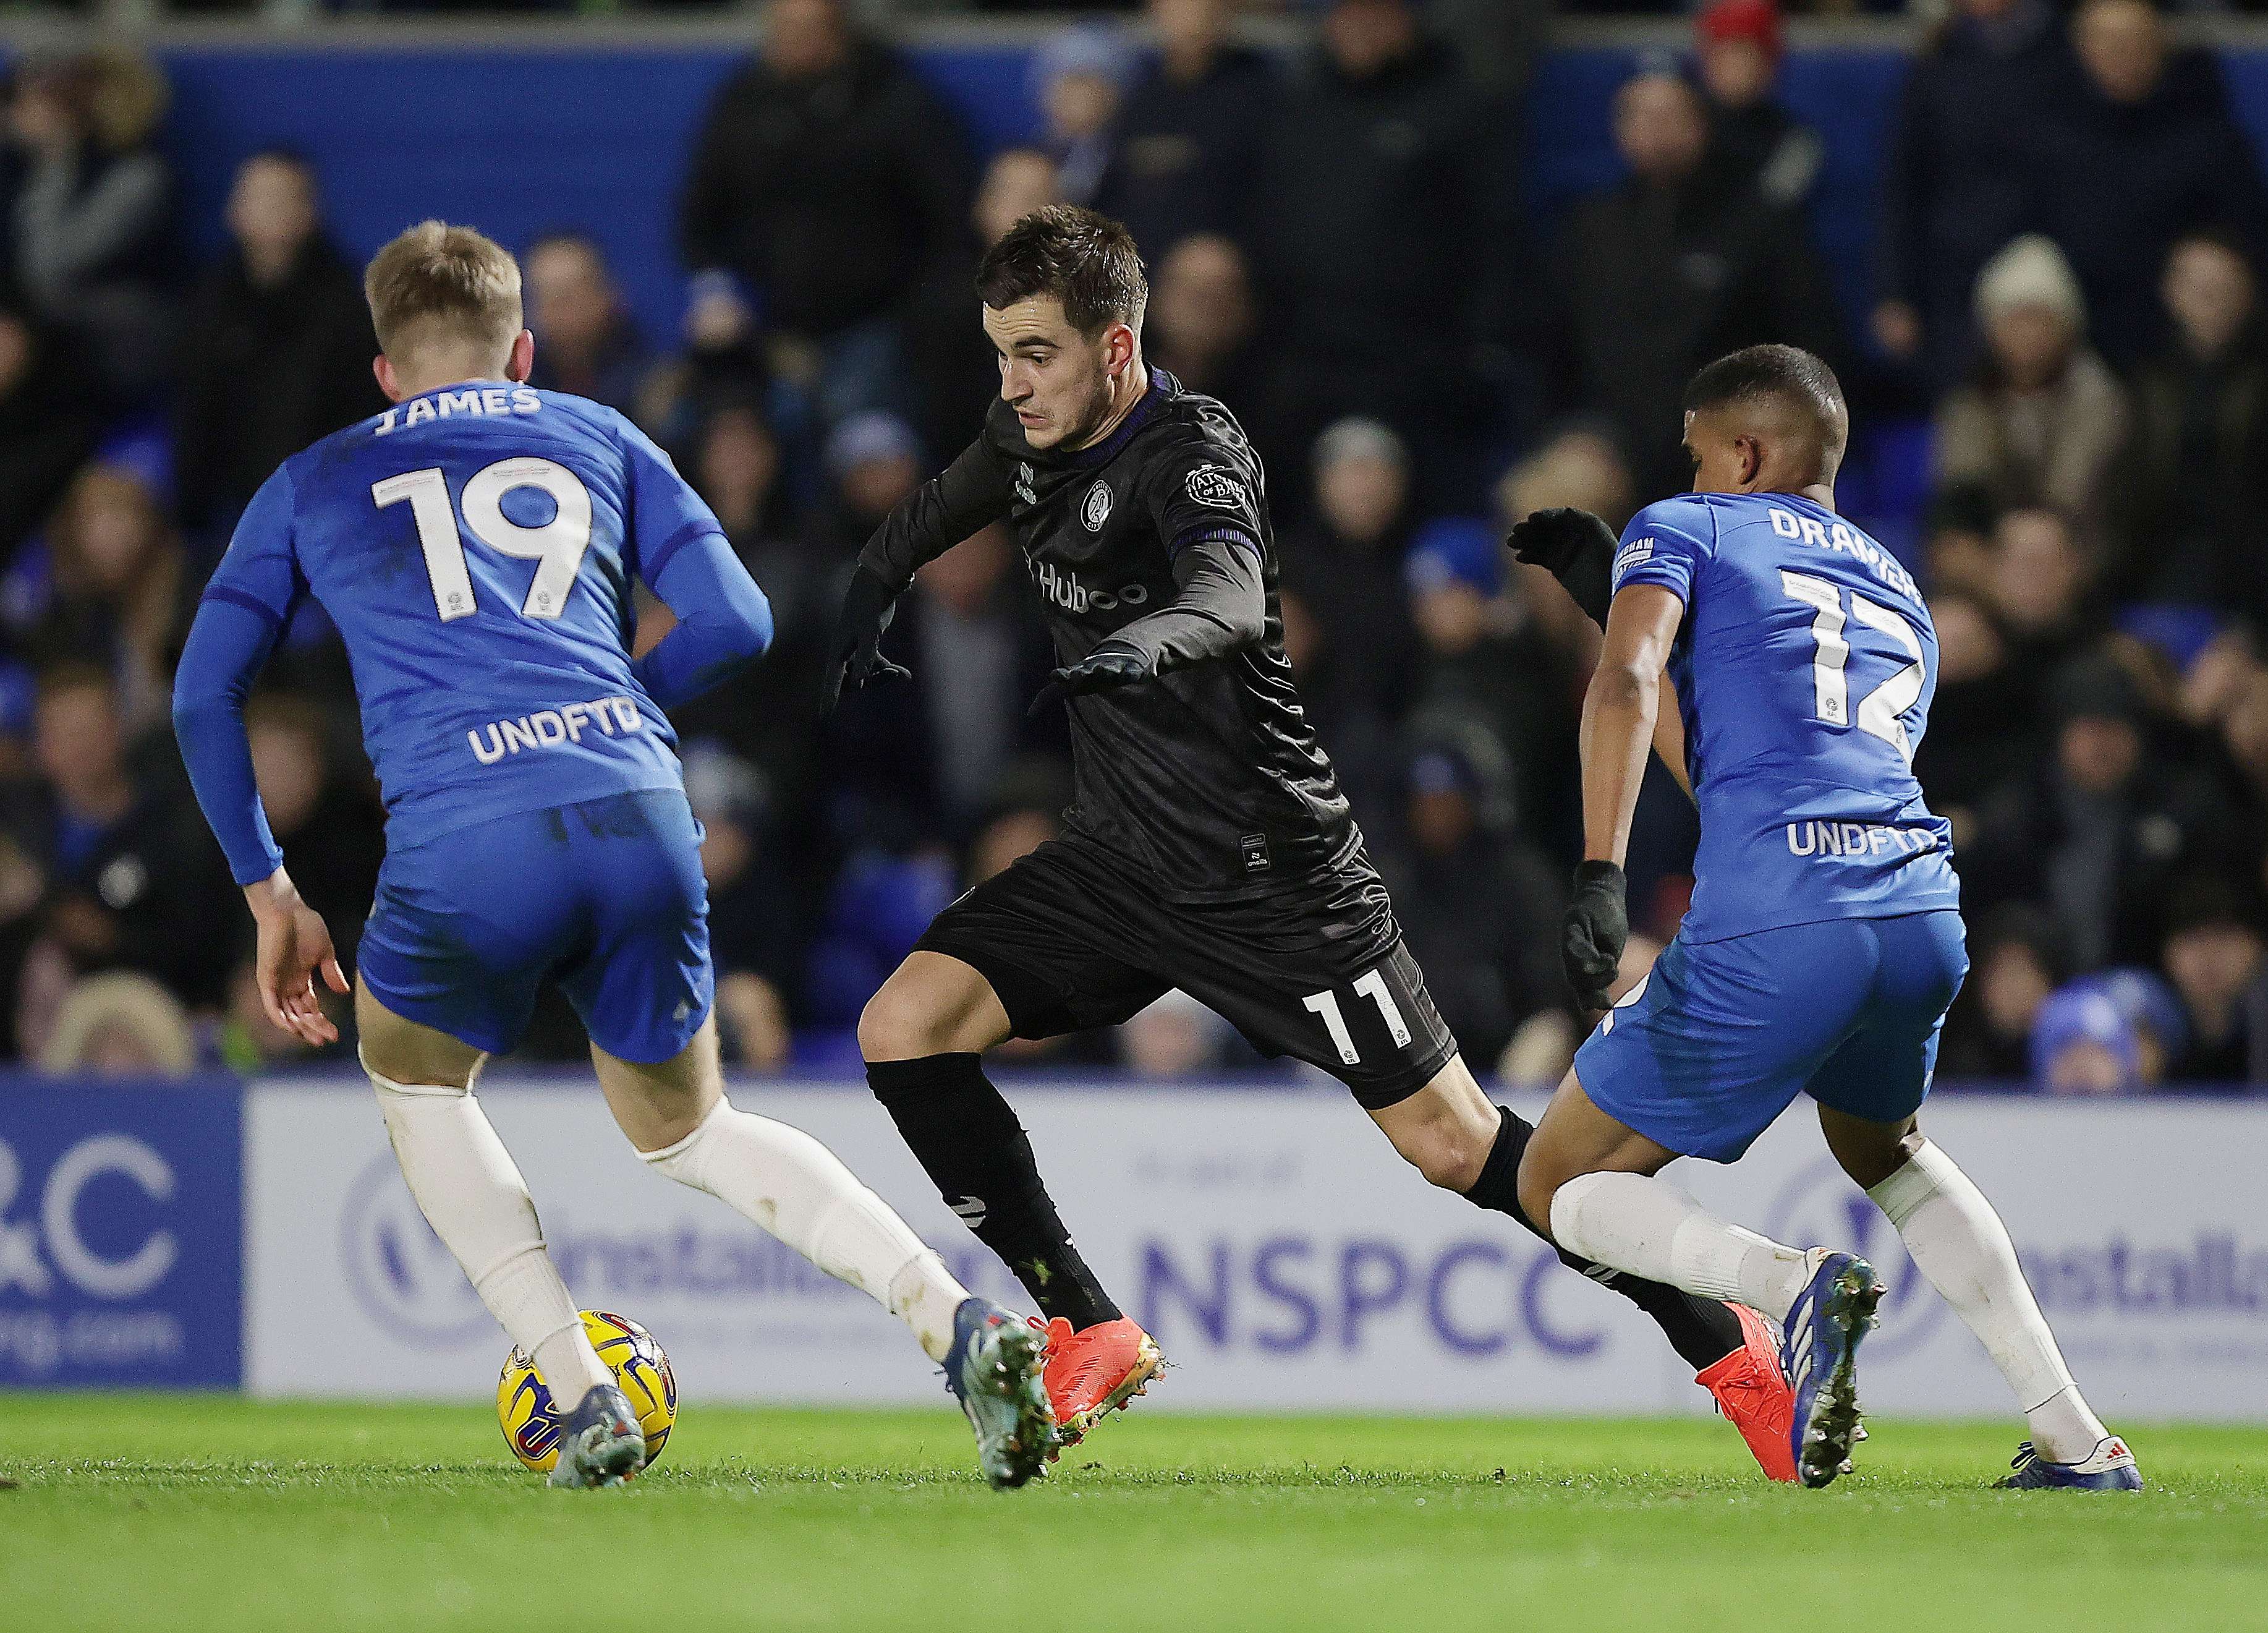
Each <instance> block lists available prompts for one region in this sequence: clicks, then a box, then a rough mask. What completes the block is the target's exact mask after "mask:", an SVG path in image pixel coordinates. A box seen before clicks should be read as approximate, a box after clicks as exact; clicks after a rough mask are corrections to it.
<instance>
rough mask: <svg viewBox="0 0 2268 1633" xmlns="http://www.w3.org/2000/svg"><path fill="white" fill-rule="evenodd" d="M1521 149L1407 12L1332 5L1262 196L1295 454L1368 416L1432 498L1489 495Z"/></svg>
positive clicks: (1276, 357)
mask: <svg viewBox="0 0 2268 1633" xmlns="http://www.w3.org/2000/svg"><path fill="white" fill-rule="evenodd" d="M1508 141H1509V133H1508V130H1507V129H1506V128H1504V126H1503V125H1502V124H1501V122H1498V121H1496V120H1495V119H1494V118H1493V117H1492V115H1491V110H1490V107H1489V106H1488V104H1487V103H1486V102H1485V101H1484V100H1483V99H1482V98H1481V96H1480V94H1479V93H1478V92H1476V90H1475V89H1474V88H1473V86H1472V85H1471V84H1470V82H1469V80H1468V79H1467V78H1466V76H1465V74H1464V72H1463V70H1462V67H1461V66H1460V65H1459V63H1458V62H1457V59H1456V56H1455V54H1454V52H1453V51H1452V50H1451V49H1450V48H1448V47H1447V45H1446V44H1444V43H1442V42H1441V41H1439V40H1436V39H1434V38H1433V37H1432V36H1431V35H1429V34H1428V33H1425V31H1424V30H1423V29H1422V28H1421V27H1420V26H1419V22H1418V15H1417V12H1416V11H1415V9H1414V8H1413V7H1412V6H1411V4H1410V3H1409V0H1335V4H1332V5H1331V6H1330V7H1329V10H1328V11H1326V12H1325V13H1324V15H1323V19H1322V49H1321V50H1320V51H1319V52H1318V53H1317V54H1316V55H1314V57H1313V58H1312V59H1311V60H1310V61H1309V62H1308V63H1307V64H1306V66H1305V68H1304V70H1303V71H1302V72H1301V73H1300V76H1299V77H1298V78H1296V80H1294V81H1293V82H1292V84H1291V85H1289V86H1288V87H1287V88H1286V90H1285V93H1284V95H1283V97H1282V98H1281V100H1279V101H1278V104H1277V107H1276V111H1275V113H1274V115H1273V116H1272V117H1271V119H1270V124H1269V129H1268V133H1267V138H1266V142H1265V144H1264V148H1263V154H1262V158H1261V162H1260V174H1259V181H1258V185H1257V187H1256V189H1255V193H1254V219H1253V226H1252V236H1253V245H1252V248H1253V255H1254V268H1255V270H1256V273H1257V275H1258V279H1259V284H1260V293H1261V307H1262V309H1263V311H1265V312H1266V313H1267V314H1268V325H1269V336H1270V366H1271V369H1272V371H1273V372H1274V373H1275V375H1276V380H1275V385H1274V391H1275V394H1276V395H1277V397H1278V401H1279V402H1280V403H1281V404H1282V408H1283V416H1284V425H1283V429H1282V431H1281V432H1280V433H1279V434H1280V436H1281V439H1282V440H1283V442H1284V444H1285V446H1286V447H1309V446H1312V444H1313V443H1314V439H1315V437H1316V436H1317V435H1319V434H1320V433H1321V432H1322V430H1323V428H1324V427H1325V426H1327V425H1329V424H1330V423H1331V422H1332V421H1334V420H1336V419H1339V418H1341V417H1344V416H1346V415H1348V414H1366V415H1369V416H1372V417H1376V418H1380V419H1383V420H1385V421H1387V422H1388V424H1390V425H1393V426H1394V428H1395V431H1396V432H1399V433H1400V434H1401V435H1402V436H1403V438H1405V439H1406V440H1408V441H1409V443H1410V447H1411V449H1412V450H1413V453H1414V454H1415V455H1416V457H1417V459H1418V464H1419V467H1420V471H1419V481H1420V483H1421V484H1423V485H1424V486H1425V488H1426V490H1427V491H1429V492H1436V493H1439V492H1441V491H1444V488H1445V486H1449V485H1452V484H1454V487H1455V488H1457V489H1459V490H1462V488H1463V487H1465V486H1470V487H1472V488H1474V489H1477V485H1478V484H1477V483H1476V482H1475V481H1471V480H1470V477H1471V472H1470V471H1469V462H1470V459H1471V456H1472V454H1473V453H1474V451H1475V443H1476V434H1475V432H1476V425H1478V424H1479V423H1481V422H1482V421H1483V420H1484V417H1485V415H1486V412H1487V408H1486V405H1485V403H1484V402H1483V400H1482V398H1481V395H1480V394H1481V393H1482V392H1483V390H1484V386H1483V383H1482V377H1481V375H1480V373H1479V372H1478V370H1479V364H1480V348H1481V346H1482V343H1483V341H1484V338H1485V337H1486V336H1488V334H1489V332H1490V329H1491V324H1492V323H1493V322H1494V321H1495V318H1494V316H1493V315H1492V314H1496V313H1497V312H1498V311H1499V309H1500V308H1501V307H1503V306H1504V305H1505V304H1506V296H1505V294H1504V292H1503V284H1504V282H1505V270H1504V268H1503V266H1502V265H1501V260H1502V256H1503V255H1504V252H1505V248H1506V246H1507V245H1508V244H1509V243H1510V242H1511V241H1512V240H1513V237H1514V228H1515V225H1516V223H1515V221H1514V220H1513V215H1512V212H1511V211H1510V209H1509V207H1508V206H1509V197H1508V192H1507V184H1506V181H1504V178H1505V177H1506V176H1507V175H1508V174H1510V169H1509V166H1507V165H1506V163H1504V162H1503V160H1504V157H1505V151H1504V150H1505V146H1506V144H1507V143H1508ZM1681 383H1682V382H1681ZM1240 411H1242V410H1240ZM1475 497H1477V495H1475Z"/></svg>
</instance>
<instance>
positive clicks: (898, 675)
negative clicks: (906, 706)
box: [826, 566, 913, 713]
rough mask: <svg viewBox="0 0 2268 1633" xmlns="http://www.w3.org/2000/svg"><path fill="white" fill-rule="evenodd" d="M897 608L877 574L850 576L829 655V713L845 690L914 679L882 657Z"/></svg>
mask: <svg viewBox="0 0 2268 1633" xmlns="http://www.w3.org/2000/svg"><path fill="white" fill-rule="evenodd" d="M897 604H898V592H897V591H895V590H894V589H892V588H891V587H889V585H888V584H887V583H886V582H885V581H884V580H883V578H882V575H881V574H880V573H875V572H873V571H872V570H871V569H869V568H866V567H864V566H862V567H860V568H859V569H858V572H856V573H852V574H851V588H850V591H849V592H848V593H847V594H846V595H844V596H843V612H842V616H841V617H838V618H836V621H835V645H834V647H832V648H831V649H830V650H829V652H828V661H827V700H826V708H827V710H828V713H832V712H833V710H834V708H835V706H836V704H837V703H839V702H841V701H842V698H843V688H844V687H845V686H848V687H849V688H850V689H851V691H858V689H859V688H860V687H861V686H864V685H865V684H867V683H869V682H872V681H876V680H911V679H912V678H913V676H912V674H911V672H909V670H908V669H905V668H904V667H903V666H902V665H900V664H895V663H893V662H891V661H889V660H888V659H887V658H886V657H884V656H883V655H882V632H883V631H884V630H886V629H887V628H889V627H890V614H891V613H892V612H893V611H894V610H895V609H896V607H897Z"/></svg>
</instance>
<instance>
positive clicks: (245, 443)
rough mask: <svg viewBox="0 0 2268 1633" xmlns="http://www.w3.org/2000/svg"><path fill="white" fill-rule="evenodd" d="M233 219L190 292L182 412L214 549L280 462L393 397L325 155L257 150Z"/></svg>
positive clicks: (183, 504) (195, 525)
mask: <svg viewBox="0 0 2268 1633" xmlns="http://www.w3.org/2000/svg"><path fill="white" fill-rule="evenodd" d="M227 222H228V243H227V247H226V248H225V249H223V250H222V252H221V255H220V259H219V260H218V261H217V262H216V263H215V264H214V266H213V268H212V270H210V272H209V273H207V274H206V276H205V280H204V282H203V284H201V285H200V286H199V287H198V289H197V291H196V293H195V296H194V297H193V298H192V299H191V300H190V303H189V308H188V325H187V329H186V332H185V333H184V335H183V336H182V347H181V368H180V388H179V392H178V395H177V396H176V399H175V405H174V406H175V413H174V417H173V427H174V428H173V438H174V448H175V454H174V465H175V469H176V471H177V473H178V485H179V489H180V514H181V520H182V521H183V522H184V523H185V524H187V525H188V528H190V530H191V531H192V532H193V533H195V534H198V535H201V536H203V537H204V539H205V540H206V541H208V542H209V543H210V544H211V545H213V546H214V547H217V546H218V545H220V544H223V543H225V542H226V538H227V534H228V531H229V529H230V528H232V527H234V526H235V524H236V518H237V515H238V514H239V513H240V512H241V511H242V510H243V509H244V506H245V505H246V504H247V502H248V501H249V500H250V499H251V498H252V496H253V494H254V492H255V491H258V489H259V487H260V484H261V483H263V482H265V481H267V480H268V478H269V477H270V476H272V475H274V474H275V470H276V466H278V465H279V464H281V463H283V462H284V460H285V459H287V458H289V457H290V456H291V455H292V454H297V453H298V451H299V450H300V449H301V448H304V447H306V446H307V445H308V444H309V443H311V442H313V441H314V440H316V439H318V438H320V437H327V436H328V435H329V434H330V433H331V432H334V431H336V430H338V429H339V428H340V427H342V426H344V425H352V424H353V423H354V422H355V421H357V420H358V419H360V418H362V417H364V416H365V415H369V414H375V413H377V412H379V410H382V409H383V408H385V406H386V397H385V395H384V394H383V393H381V392H380V391H379V388H378V382H377V381H376V380H375V379H374V378H372V374H371V359H372V358H374V357H376V356H377V355H378V341H377V339H376V337H375V336H373V335H372V333H371V327H370V309H369V307H368V306H367V305H366V304H365V302H364V300H363V293H362V275H361V274H360V272H359V271H357V270H356V269H355V268H354V267H353V266H351V265H350V264H349V263H348V262H347V259H346V257H345V256H344V255H341V254H340V253H339V249H338V246H337V245H336V244H335V243H334V242H333V241H332V240H331V237H330V234H329V233H328V231H327V230H326V229H325V227H324V225H323V218H322V209H321V203H320V198H319V197H318V195H317V192H316V181H315V172H314V167H313V166H312V165H310V164H309V163H308V162H307V161H306V159H303V158H301V157H299V156H298V154H296V153H288V152H284V151H267V152H261V153H254V155H253V156H252V157H251V158H250V159H246V160H245V161H244V163H243V164H242V165H240V166H238V167H237V172H236V181H235V183H234V185H233V186H232V187H231V188H230V189H229V196H228V216H227Z"/></svg>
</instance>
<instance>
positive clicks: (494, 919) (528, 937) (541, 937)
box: [358, 788, 717, 1064]
mask: <svg viewBox="0 0 2268 1633" xmlns="http://www.w3.org/2000/svg"><path fill="white" fill-rule="evenodd" d="M700 846H701V829H700V824H697V823H696V822H695V821H694V819H693V811H692V809H691V807H689V806H688V805H687V804H686V802H685V796H684V795H683V794H681V793H679V792H678V791H677V790H675V789H674V788H654V789H647V790H644V791H641V792H638V793H635V794H610V795H608V797H607V798H605V799H599V800H585V801H583V802H580V803H579V804H575V805H562V806H557V807H555V808H553V809H549V810H537V811H525V812H521V813H519V814H518V815H515V816H510V817H497V818H496V819H494V820H493V821H490V822H484V823H476V824H474V825H473V826H471V827H469V828H460V829H458V830H456V831H454V832H453V833H445V834H443V835H441V836H440V837H439V838H438V839H432V840H429V841H428V842H427V843H425V844H423V845H416V846H410V847H409V848H408V849H406V850H400V851H392V852H389V853H387V858H386V865H385V867H384V868H382V869H380V871H379V876H378V898H377V900H376V902H375V903H374V904H373V905H372V907H371V913H370V924H369V927H367V928H366V929H365V931H364V932H363V938H362V952H361V956H360V958H359V960H358V962H359V964H360V965H361V975H362V979H363V980H364V981H365V983H366V984H367V985H368V986H369V987H370V990H371V994H372V996H373V997H375V998H376V999H377V1000H378V1001H379V1002H380V1003H381V1004H383V1005H385V1006H386V1008H387V1009H390V1010H392V1011H393V1012H394V1014H396V1015H398V1016H402V1017H403V1018H404V1019H406V1020H411V1021H416V1022H418V1023H421V1024H423V1025H426V1026H431V1027H432V1028H434V1029H435V1030H436V1031H444V1032H446V1033H448V1034H449V1036H450V1037H452V1038H456V1039H457V1040H458V1041H459V1042H460V1043H466V1044H469V1045H471V1046H473V1047H474V1048H475V1049H484V1050H486V1051H488V1052H489V1053H491V1054H504V1053H509V1052H510V1051H512V1049H514V1048H516V1047H518V1046H519V1041H520V1039H521V1038H524V1037H526V1036H527V1023H528V1018H529V1016H531V1015H533V1014H534V1009H535V995H536V991H537V989H538V988H539V987H540V986H541V985H542V983H543V982H544V980H545V979H547V978H549V979H555V980H556V981H557V982H558V983H559V986H560V988H561V990H562V991H563V992H564V993H565V994H567V1000H568V1001H569V1002H571V1003H572V1004H573V1005H574V1006H575V1012H576V1014H578V1015H579V1016H582V1018H583V1025H584V1028H585V1030H586V1031H588V1032H589V1033H590V1034H591V1041H592V1042H593V1043H594V1044H596V1045H598V1046H599V1047H600V1048H601V1049H604V1050H605V1051H606V1052H607V1053H608V1054H611V1055H615V1056H617V1057H619V1058H620V1059H622V1060H636V1061H639V1062H641V1063H644V1064H652V1063H653V1062H655V1061H659V1060H668V1059H670V1058H671V1057H672V1056H674V1055H675V1054H677V1053H679V1052H680V1051H681V1050H682V1049H683V1048H684V1047H685V1046H686V1045H687V1044H688V1043H689V1042H691V1041H692V1038H693V1035H694V1033H696V1032H697V1031H700V1030H701V1023H702V1022H703V1020H704V1019H706V1018H707V1016H708V1014H709V1006H710V1003H711V1001H712V1000H713V999H714V997H715V995H716V989H717V984H716V976H715V973H714V972H713V971H712V970H711V967H710V964H709V917H708V914H709V887H708V884H707V883H706V881H705V880H704V879H703V877H702V874H701V849H700Z"/></svg>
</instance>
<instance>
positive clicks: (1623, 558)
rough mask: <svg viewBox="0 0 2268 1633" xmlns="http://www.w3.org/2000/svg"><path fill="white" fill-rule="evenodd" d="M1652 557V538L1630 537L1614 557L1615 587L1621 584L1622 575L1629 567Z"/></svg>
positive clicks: (1650, 559)
mask: <svg viewBox="0 0 2268 1633" xmlns="http://www.w3.org/2000/svg"><path fill="white" fill-rule="evenodd" d="M1652 560H1653V539H1652V538H1651V537H1648V538H1642V539H1632V540H1631V542H1630V543H1627V544H1625V545H1624V546H1623V547H1622V549H1621V550H1620V551H1619V552H1618V553H1617V554H1616V557H1615V568H1614V580H1615V584H1616V587H1620V586H1621V584H1622V581H1623V575H1624V573H1628V572H1629V571H1630V570H1631V568H1633V567H1635V566H1637V565H1638V564H1639V563H1640V562H1643V561H1652Z"/></svg>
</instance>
